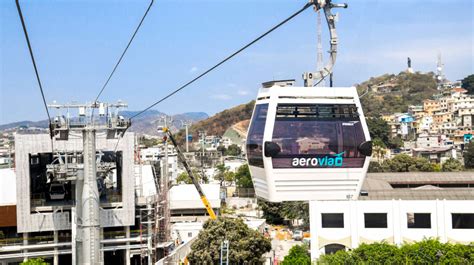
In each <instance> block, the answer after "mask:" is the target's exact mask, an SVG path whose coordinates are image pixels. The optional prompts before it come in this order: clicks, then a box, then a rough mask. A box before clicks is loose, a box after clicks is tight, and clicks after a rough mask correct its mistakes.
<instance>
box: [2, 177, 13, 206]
mask: <svg viewBox="0 0 474 265" xmlns="http://www.w3.org/2000/svg"><path fill="white" fill-rule="evenodd" d="M0 187H1V188H2V190H1V191H0V205H2V206H3V205H16V174H15V171H14V169H12V168H3V169H0Z"/></svg>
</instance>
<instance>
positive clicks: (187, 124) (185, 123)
mask: <svg viewBox="0 0 474 265" xmlns="http://www.w3.org/2000/svg"><path fill="white" fill-rule="evenodd" d="M189 125H191V122H189V121H186V122H184V126H185V127H186V153H189V131H188V126H189Z"/></svg>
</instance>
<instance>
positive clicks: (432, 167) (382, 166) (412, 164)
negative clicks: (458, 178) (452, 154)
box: [369, 154, 452, 172]
mask: <svg viewBox="0 0 474 265" xmlns="http://www.w3.org/2000/svg"><path fill="white" fill-rule="evenodd" d="M450 163H452V162H450ZM449 166H450V165H449ZM448 169H450V167H447V168H446V170H448ZM411 171H423V172H433V171H441V168H440V165H438V164H435V163H431V162H430V161H428V159H426V158H421V157H411V156H409V155H407V154H400V155H396V156H394V157H393V158H392V159H387V160H385V161H383V162H382V163H378V162H375V161H372V162H370V165H369V172H411Z"/></svg>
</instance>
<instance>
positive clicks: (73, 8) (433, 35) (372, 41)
mask: <svg viewBox="0 0 474 265" xmlns="http://www.w3.org/2000/svg"><path fill="white" fill-rule="evenodd" d="M21 2H22V9H23V14H24V16H25V20H26V23H27V27H28V32H29V35H30V39H31V42H32V46H33V49H34V53H35V57H36V61H37V64H38V69H39V72H40V75H41V78H42V82H43V86H44V91H45V95H46V99H47V101H48V102H52V101H53V100H56V101H58V102H71V101H78V102H82V101H92V100H93V99H94V97H95V96H96V94H97V93H98V91H99V89H100V88H101V86H102V85H103V83H104V82H105V79H106V77H107V75H108V74H109V73H110V71H111V70H112V67H113V66H114V64H115V62H116V60H117V59H118V56H119V55H120V54H121V52H122V50H123V48H124V47H125V45H126V44H127V42H128V40H129V38H130V36H131V34H132V32H133V30H134V29H135V27H136V25H137V23H138V22H139V20H140V19H141V16H142V14H143V12H144V10H145V9H146V7H147V5H148V1H147V0H143V1H125V0H124V1H114V2H112V3H111V2H95V1H91V0H84V1H75V2H66V1H60V2H53V1H42V2H32V1H25V0H23V1H21ZM339 2H342V1H339ZM305 3H306V1H305V0H294V1H283V0H276V1H270V0H264V1H258V2H257V1H250V0H242V1H237V0H235V1H228V2H226V3H225V4H222V3H220V2H218V1H215V0H214V1H213V0H206V1H204V0H203V1H191V2H189V1H186V2H185V1H171V0H167V1H159V0H158V1H155V4H154V5H153V7H152V9H151V10H150V13H149V14H148V17H147V18H146V20H145V21H144V24H143V26H142V28H141V29H140V32H139V33H138V35H137V36H136V38H135V40H134V43H132V46H131V47H130V48H129V51H128V53H127V54H126V56H125V58H124V60H123V62H122V64H121V65H120V66H119V68H118V70H117V72H116V74H115V76H114V77H113V78H112V80H111V82H110V83H109V85H108V87H107V88H106V90H105V92H104V94H103V96H102V97H101V99H100V100H102V101H116V100H118V99H122V100H124V101H126V102H128V103H129V110H141V109H143V108H145V107H147V106H148V105H149V104H151V103H153V102H154V101H155V100H157V99H159V98H161V97H162V96H164V95H166V94H167V93H169V92H170V91H173V90H174V89H176V88H177V87H178V86H180V85H181V84H183V83H185V82H187V81H188V80H190V79H192V78H193V77H194V76H196V75H198V74H199V73H201V72H202V71H204V70H206V69H207V68H208V67H210V66H212V65H213V64H215V63H216V62H217V61H219V60H221V59H222V58H224V57H226V56H227V55H229V54H230V53H232V52H234V51H235V50H236V49H238V48H240V47H241V46H242V45H243V44H245V43H247V42H248V41H250V40H252V39H253V38H254V37H256V36H258V35H259V34H261V33H263V32H264V31H266V30H267V29H269V28H270V27H272V26H273V25H275V24H277V23H278V22H280V21H281V20H283V19H284V18H286V17H287V16H289V15H290V14H292V13H293V12H295V11H296V10H298V9H299V8H301V7H302V6H303V5H304V4H305ZM348 4H349V8H348V9H340V10H338V11H339V16H340V17H339V23H338V24H337V29H338V35H339V41H340V45H339V51H338V58H337V62H336V67H335V74H334V78H335V85H336V86H349V85H353V84H355V83H358V82H362V81H364V80H366V79H368V78H370V77H371V76H377V75H381V74H384V73H399V72H400V71H403V70H405V69H406V57H411V59H412V64H413V68H414V69H415V70H416V71H422V72H428V71H435V69H436V57H437V54H438V52H441V54H442V57H443V58H442V59H443V62H444V64H445V74H446V76H447V78H448V79H450V80H452V81H453V80H459V79H462V78H463V77H465V76H467V75H469V74H472V73H474V48H473V47H474V4H473V2H472V1H470V0H456V1H440V0H426V1H408V0H403V1H397V2H396V3H395V2H389V1H376V0H370V1H369V0H368V1H363V2H361V1H348ZM323 29H324V30H326V25H325V21H324V20H323ZM327 42H328V36H327V32H326V31H325V32H324V35H323V49H324V50H327V49H328V44H327ZM315 66H316V14H315V13H314V11H312V10H311V9H308V10H306V11H305V12H304V13H303V14H301V15H300V16H298V17H297V18H295V19H294V20H292V21H290V22H289V23H287V24H286V25H285V26H283V27H282V28H280V29H278V30H277V31H276V32H274V33H272V34H270V35H269V36H267V37H266V38H265V39H263V40H262V41H260V42H259V43H257V44H256V45H255V46H253V47H251V48H250V49H248V50H246V51H245V52H244V53H242V54H241V55H238V56H237V57H235V58H234V59H233V60H231V61H230V62H228V63H226V64H224V65H223V66H221V67H220V68H219V69H218V70H217V71H214V72H212V73H211V74H210V75H208V76H207V77H205V78H203V79H202V80H199V81H198V82H196V83H195V84H193V85H192V86H190V87H188V88H187V89H186V90H185V91H182V92H180V93H178V94H177V95H175V96H174V97H172V98H170V99H169V100H167V101H165V102H163V103H162V104H160V105H158V106H157V107H156V108H155V109H157V110H159V111H161V112H165V113H169V114H177V113H183V112H192V111H203V112H206V113H208V114H210V115H212V114H214V113H216V112H219V111H221V110H223V109H226V108H229V107H232V106H234V105H237V104H241V103H244V102H248V101H250V100H252V99H254V97H255V95H256V93H257V89H258V88H259V87H260V83H262V82H264V81H268V80H272V79H296V80H297V81H298V84H302V82H301V74H302V72H304V71H310V70H315ZM54 114H55V112H54V111H53V112H52V115H54ZM45 118H46V113H45V111H44V109H43V105H42V101H41V96H40V92H39V89H38V85H37V83H36V79H35V76H34V70H33V66H32V64H31V61H30V58H29V54H28V49H27V46H26V42H25V38H24V36H23V32H22V29H21V24H20V20H19V18H18V14H17V11H16V7H15V3H14V1H1V2H0V124H4V123H9V122H14V121H20V120H33V121H35V120H42V119H45Z"/></svg>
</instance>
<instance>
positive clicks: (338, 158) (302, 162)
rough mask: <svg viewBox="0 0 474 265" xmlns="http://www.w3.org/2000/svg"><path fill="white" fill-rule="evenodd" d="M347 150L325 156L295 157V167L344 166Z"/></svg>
mask: <svg viewBox="0 0 474 265" xmlns="http://www.w3.org/2000/svg"><path fill="white" fill-rule="evenodd" d="M344 153H345V152H342V153H339V154H335V155H327V156H324V157H312V158H311V157H308V158H293V160H292V162H291V165H292V166H293V167H342V162H343V160H344V157H342V155H344Z"/></svg>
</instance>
